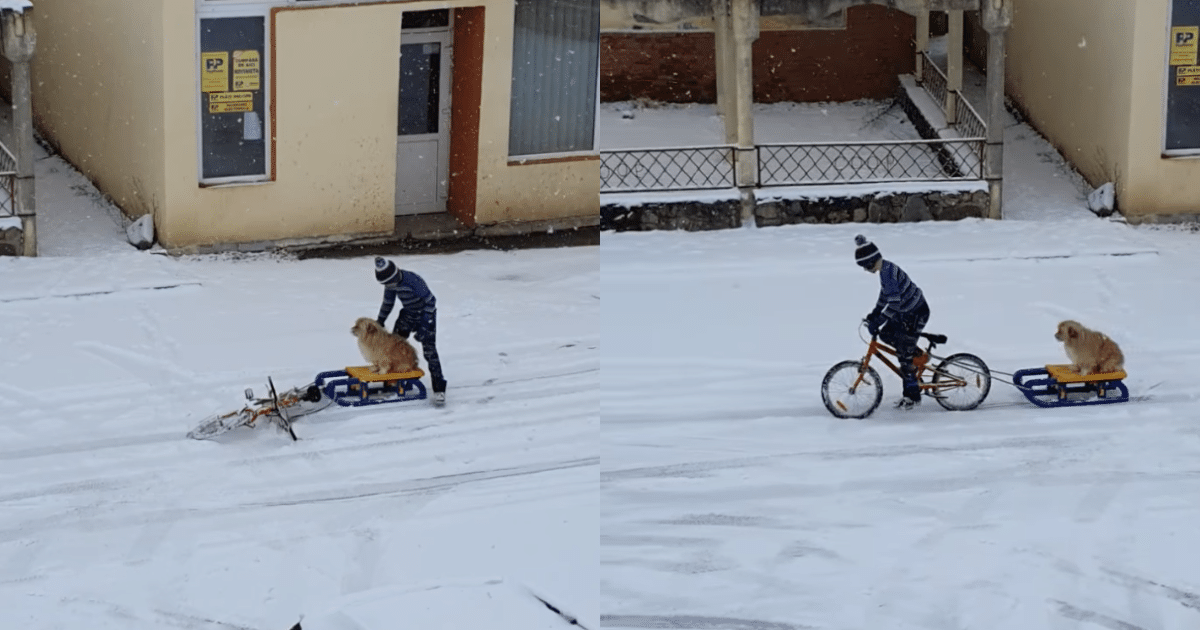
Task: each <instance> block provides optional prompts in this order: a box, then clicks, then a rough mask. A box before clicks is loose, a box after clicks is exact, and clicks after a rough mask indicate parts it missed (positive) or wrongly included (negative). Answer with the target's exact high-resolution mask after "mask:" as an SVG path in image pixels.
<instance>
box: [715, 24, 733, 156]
mask: <svg viewBox="0 0 1200 630" xmlns="http://www.w3.org/2000/svg"><path fill="white" fill-rule="evenodd" d="M712 7H713V35H714V36H715V38H714V48H715V50H714V57H715V61H716V67H717V113H718V114H720V116H721V121H722V123H723V124H724V127H725V144H737V120H738V108H737V105H738V103H737V98H736V94H735V93H734V81H733V80H734V74H735V73H734V70H733V68H734V66H733V63H732V59H733V53H734V48H733V16H732V13H733V6H732V0H713V2H712Z"/></svg>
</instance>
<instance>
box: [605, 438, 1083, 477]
mask: <svg viewBox="0 0 1200 630" xmlns="http://www.w3.org/2000/svg"><path fill="white" fill-rule="evenodd" d="M1096 439H1098V438H1096ZM1079 444H1080V440H1067V439H1059V438H1050V437H1018V438H1008V439H1001V440H989V441H979V442H968V443H952V444H946V445H930V444H908V445H890V446H880V447H869V448H851V449H840V450H828V449H821V450H813V451H798V452H793V453H776V454H770V455H759V456H753V457H742V458H736V459H728V460H720V461H708V462H686V463H680V464H670V465H666V466H644V467H638V468H626V469H618V470H606V471H602V472H601V473H600V480H601V481H602V482H603V481H619V480H624V479H639V478H660V477H703V476H707V475H706V474H705V473H707V472H709V471H720V470H727V469H736V468H748V467H752V466H756V465H760V464H766V463H768V462H771V461H773V460H780V459H791V458H814V459H819V460H825V461H836V460H848V459H876V458H878V459H891V458H900V457H906V456H912V455H941V454H948V453H963V452H973V451H992V450H1006V449H1017V448H1039V449H1061V448H1064V447H1066V446H1077V445H1079Z"/></svg>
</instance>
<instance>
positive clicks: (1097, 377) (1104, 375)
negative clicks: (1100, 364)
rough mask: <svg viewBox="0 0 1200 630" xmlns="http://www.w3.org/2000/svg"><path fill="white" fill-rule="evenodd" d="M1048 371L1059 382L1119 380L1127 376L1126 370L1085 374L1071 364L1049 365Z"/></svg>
mask: <svg viewBox="0 0 1200 630" xmlns="http://www.w3.org/2000/svg"><path fill="white" fill-rule="evenodd" d="M1046 371H1047V372H1049V373H1050V377H1051V378H1053V379H1054V380H1056V381H1058V382H1059V383H1091V382H1093V381H1119V380H1121V379H1123V378H1125V376H1126V375H1125V370H1121V371H1118V372H1097V373H1096V374H1088V375H1087V376H1084V375H1082V374H1080V373H1078V372H1076V371H1075V370H1072V369H1071V366H1070V365H1047V366H1046Z"/></svg>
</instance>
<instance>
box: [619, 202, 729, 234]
mask: <svg viewBox="0 0 1200 630" xmlns="http://www.w3.org/2000/svg"><path fill="white" fill-rule="evenodd" d="M741 225H742V202H741V201H740V200H738V199H729V200H720V201H699V200H697V201H671V202H648V203H643V204H640V205H632V206H630V205H623V204H622V205H616V204H606V203H604V199H603V197H601V200H600V229H601V230H615V231H617V232H640V231H647V230H687V231H689V232H701V231H705V230H725V229H729V228H736V227H741Z"/></svg>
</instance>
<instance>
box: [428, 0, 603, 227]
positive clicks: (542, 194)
mask: <svg viewBox="0 0 1200 630" xmlns="http://www.w3.org/2000/svg"><path fill="white" fill-rule="evenodd" d="M471 4H472V3H461V4H459V5H458V6H471ZM473 4H475V5H478V4H479V2H476V3H473ZM484 4H485V5H486V9H485V11H484V19H485V21H486V23H487V26H486V27H485V30H486V33H485V40H486V41H485V44H484V45H485V49H484V55H483V94H482V98H481V101H480V107H479V108H480V111H481V112H482V115H481V116H480V120H479V173H478V198H477V201H476V205H475V209H476V211H475V221H476V223H477V224H480V225H487V224H496V223H507V222H512V221H536V220H545V219H562V218H567V217H595V218H597V219H598V218H599V215H600V162H599V160H596V159H593V160H578V159H576V160H570V161H561V160H546V161H538V160H535V161H532V162H526V163H521V162H520V161H519V160H517V161H512V162H513V164H512V165H510V161H511V160H510V159H509V156H508V124H509V103H510V101H511V98H512V58H513V50H512V49H513V2H512V0H504V1H502V2H495V1H491V0H489V1H488V2H486V3H484ZM451 133H453V129H451Z"/></svg>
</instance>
